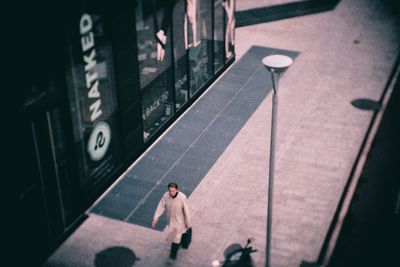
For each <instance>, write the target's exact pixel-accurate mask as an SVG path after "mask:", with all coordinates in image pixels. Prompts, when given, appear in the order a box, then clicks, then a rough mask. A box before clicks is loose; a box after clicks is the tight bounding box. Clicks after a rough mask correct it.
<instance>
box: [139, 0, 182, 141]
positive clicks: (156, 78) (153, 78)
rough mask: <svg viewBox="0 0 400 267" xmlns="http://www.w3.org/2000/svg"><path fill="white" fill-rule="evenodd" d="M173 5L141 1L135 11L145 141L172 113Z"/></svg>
mask: <svg viewBox="0 0 400 267" xmlns="http://www.w3.org/2000/svg"><path fill="white" fill-rule="evenodd" d="M173 4H174V1H162V0H158V1H155V0H151V1H148V0H143V1H138V6H137V8H136V31H137V44H138V62H139V77H140V88H141V92H142V118H143V138H144V140H147V139H148V138H149V137H150V136H151V135H152V134H153V133H154V132H155V131H156V130H157V129H158V128H159V127H160V126H161V125H162V124H163V123H164V122H166V120H167V119H168V118H169V117H171V116H172V115H173V113H174V111H175V108H174V98H175V97H174V91H173V90H172V82H173V80H172V67H171V27H170V26H171V25H170V24H171V16H172V8H173Z"/></svg>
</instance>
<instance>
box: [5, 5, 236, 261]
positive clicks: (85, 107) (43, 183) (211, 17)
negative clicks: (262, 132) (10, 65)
mask: <svg viewBox="0 0 400 267" xmlns="http://www.w3.org/2000/svg"><path fill="white" fill-rule="evenodd" d="M225 2H228V1H222V0H215V1H214V0H197V1H189V0H165V1H163V0H137V1H134V0H129V1H128V0H116V1H94V0H82V1H78V0H75V1H63V2H62V3H51V4H47V3H46V4H45V3H40V4H38V3H34V4H33V3H30V4H29V3H28V4H27V5H26V6H24V11H22V12H20V13H19V14H20V18H19V19H18V23H16V25H13V27H15V31H14V36H15V39H14V40H15V43H14V44H13V45H12V48H11V49H12V50H11V51H12V52H15V53H17V52H18V59H16V61H22V60H23V62H25V64H24V67H23V69H19V70H18V74H17V76H19V77H23V78H22V79H14V80H15V83H14V85H15V87H16V88H15V94H16V95H15V99H16V102H15V105H14V103H13V105H14V107H16V109H17V110H16V114H17V118H16V119H15V120H14V122H16V125H15V127H13V128H14V129H15V130H16V134H15V137H17V138H16V139H17V141H16V142H15V143H13V151H14V152H15V153H13V155H14V156H15V158H13V161H14V162H17V163H18V164H17V166H18V167H13V173H14V175H13V179H11V180H12V183H11V186H12V187H13V189H15V190H12V192H13V193H15V194H13V206H12V208H13V211H14V212H15V214H14V213H13V215H12V216H10V217H11V218H12V219H11V220H10V222H11V229H12V230H13V231H14V233H15V234H14V236H13V241H14V242H12V243H13V244H12V245H11V244H10V248H11V250H14V251H18V252H20V253H21V254H23V255H24V256H23V257H18V258H14V259H13V261H14V266H36V265H39V264H40V263H41V262H42V261H43V260H44V259H45V258H46V257H47V256H48V255H49V254H50V253H51V252H52V251H53V250H54V249H55V248H56V247H57V246H58V245H59V244H60V242H62V241H63V240H65V238H66V237H67V236H68V235H69V234H70V233H71V232H72V231H73V230H74V228H75V227H76V226H78V225H79V223H80V222H81V221H82V220H84V213H85V210H86V209H87V208H88V207H89V206H90V205H91V204H93V202H94V201H95V200H96V199H97V198H98V197H99V196H100V195H101V194H102V193H103V192H104V191H105V190H106V189H107V188H108V187H109V186H110V185H111V184H112V183H113V182H114V181H115V180H116V179H117V178H118V177H119V176H120V175H121V174H122V173H123V172H124V171H125V170H126V169H127V167H129V166H130V165H131V164H132V163H133V162H134V161H135V160H136V159H137V158H138V157H139V156H140V155H141V154H142V153H143V152H144V151H145V150H146V148H148V147H149V146H150V145H151V144H152V143H153V142H154V141H155V140H156V138H157V137H158V136H159V135H160V134H162V133H163V132H164V131H165V130H166V128H167V127H168V126H169V125H170V124H171V123H172V122H173V121H174V120H176V119H177V118H178V117H179V116H180V115H181V114H182V112H183V111H184V110H185V109H187V108H188V107H189V106H190V105H191V104H192V103H193V101H195V100H196V99H197V98H198V97H199V96H200V95H201V94H202V93H203V92H204V91H205V90H206V89H207V87H208V86H209V85H210V84H211V82H212V81H213V80H215V79H216V78H217V77H218V76H219V75H220V74H221V73H222V72H223V71H224V69H226V67H227V66H229V64H231V63H232V62H233V61H234V53H233V52H234V47H233V41H232V39H231V37H229V30H230V29H229V27H228V26H227V25H228V24H229V23H228V21H229V20H230V19H232V18H231V17H230V14H229V12H228V9H226V5H225V4H223V3H225ZM232 8H234V7H232ZM231 14H233V13H231ZM17 24H18V25H17ZM230 24H231V23H230ZM230 24H229V25H230ZM232 30H233V29H232ZM230 32H232V31H230ZM227 36H228V37H227Z"/></svg>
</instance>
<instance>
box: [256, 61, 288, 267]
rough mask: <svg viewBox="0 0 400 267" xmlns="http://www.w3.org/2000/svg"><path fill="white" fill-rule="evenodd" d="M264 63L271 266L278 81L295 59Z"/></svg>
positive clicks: (268, 258) (266, 264) (268, 260)
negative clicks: (268, 84) (269, 92)
mask: <svg viewBox="0 0 400 267" xmlns="http://www.w3.org/2000/svg"><path fill="white" fill-rule="evenodd" d="M262 63H263V64H264V66H265V67H266V68H267V70H268V71H269V72H271V75H272V88H273V89H274V94H273V96H272V120H271V146H270V154H269V181H268V211H267V242H266V251H265V266H266V267H270V253H271V225H272V199H273V193H274V172H275V136H276V118H277V111H278V83H279V78H280V75H281V74H282V73H283V72H284V71H285V70H286V69H287V68H289V66H290V65H292V63H293V59H291V58H290V57H288V56H284V55H270V56H266V57H264V58H263V60H262Z"/></svg>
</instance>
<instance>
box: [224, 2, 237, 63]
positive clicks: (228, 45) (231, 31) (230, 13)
mask: <svg viewBox="0 0 400 267" xmlns="http://www.w3.org/2000/svg"><path fill="white" fill-rule="evenodd" d="M235 1H236V0H223V1H222V5H223V6H224V9H225V12H226V19H227V23H226V29H225V55H226V57H227V58H230V57H232V56H233V53H234V45H235V23H236V18H235Z"/></svg>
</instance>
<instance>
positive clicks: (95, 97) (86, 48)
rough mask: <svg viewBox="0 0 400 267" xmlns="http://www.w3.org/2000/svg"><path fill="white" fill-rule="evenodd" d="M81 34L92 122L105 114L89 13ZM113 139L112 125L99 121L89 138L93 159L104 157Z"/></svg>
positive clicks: (88, 105) (83, 23) (83, 22)
mask: <svg viewBox="0 0 400 267" xmlns="http://www.w3.org/2000/svg"><path fill="white" fill-rule="evenodd" d="M79 30H80V35H81V46H82V59H83V62H84V73H85V84H86V89H87V94H86V97H87V99H86V101H85V102H84V103H86V105H87V106H86V107H83V108H84V109H86V110H88V113H89V114H90V116H89V118H90V121H91V122H95V121H96V120H98V119H99V118H100V115H102V114H103V109H102V101H101V100H102V98H101V90H100V88H99V87H100V82H99V74H98V72H97V71H96V69H97V60H96V47H95V39H94V34H93V20H92V18H91V16H90V15H89V14H83V15H82V16H81V19H80V23H79ZM110 141H111V130H110V126H109V125H108V124H107V123H106V122H100V123H97V124H96V126H95V127H94V128H93V130H92V133H91V134H90V137H89V140H88V146H87V151H88V153H89V155H90V158H91V159H92V160H93V161H98V160H101V159H102V158H103V156H104V155H105V153H106V152H107V149H108V145H109V143H110Z"/></svg>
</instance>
